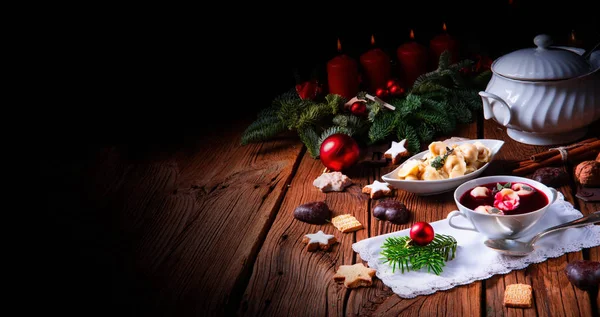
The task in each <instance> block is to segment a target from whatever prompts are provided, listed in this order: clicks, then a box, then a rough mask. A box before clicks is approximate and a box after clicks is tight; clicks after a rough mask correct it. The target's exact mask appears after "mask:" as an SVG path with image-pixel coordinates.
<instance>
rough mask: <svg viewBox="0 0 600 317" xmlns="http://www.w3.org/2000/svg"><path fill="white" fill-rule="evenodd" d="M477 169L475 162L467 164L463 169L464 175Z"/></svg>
mask: <svg viewBox="0 0 600 317" xmlns="http://www.w3.org/2000/svg"><path fill="white" fill-rule="evenodd" d="M476 170H477V165H475V164H467V169H466V170H465V175H466V174H470V173H473V172H475V171H476Z"/></svg>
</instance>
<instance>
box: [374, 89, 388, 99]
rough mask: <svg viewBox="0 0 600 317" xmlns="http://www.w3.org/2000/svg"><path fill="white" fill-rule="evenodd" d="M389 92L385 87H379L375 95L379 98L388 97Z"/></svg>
mask: <svg viewBox="0 0 600 317" xmlns="http://www.w3.org/2000/svg"><path fill="white" fill-rule="evenodd" d="M388 93H389V92H388V90H387V89H383V88H377V90H376V91H375V95H376V96H377V97H379V98H383V97H387V95H388Z"/></svg>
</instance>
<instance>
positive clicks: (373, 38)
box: [371, 34, 375, 45]
mask: <svg viewBox="0 0 600 317" xmlns="http://www.w3.org/2000/svg"><path fill="white" fill-rule="evenodd" d="M371 45H375V36H374V35H373V34H371Z"/></svg>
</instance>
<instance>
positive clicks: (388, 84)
mask: <svg viewBox="0 0 600 317" xmlns="http://www.w3.org/2000/svg"><path fill="white" fill-rule="evenodd" d="M394 85H396V81H395V80H393V79H390V80H388V81H387V84H386V85H385V86H386V87H387V88H388V89H389V88H391V87H392V86H394Z"/></svg>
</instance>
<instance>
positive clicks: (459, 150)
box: [382, 139, 504, 195]
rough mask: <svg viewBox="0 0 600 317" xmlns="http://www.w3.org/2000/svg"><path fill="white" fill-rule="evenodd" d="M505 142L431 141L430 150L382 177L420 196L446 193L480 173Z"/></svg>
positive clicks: (395, 186)
mask: <svg viewBox="0 0 600 317" xmlns="http://www.w3.org/2000/svg"><path fill="white" fill-rule="evenodd" d="M503 145H504V141H502V140H488V139H476V140H466V141H456V142H442V141H435V142H431V143H430V144H429V146H428V150H427V151H424V152H421V153H418V154H416V155H414V156H412V157H410V158H408V159H407V160H406V161H405V162H403V163H402V164H400V166H398V167H397V168H396V169H395V170H394V171H392V172H390V173H388V174H386V175H384V176H382V179H383V180H384V181H385V182H387V183H389V184H390V185H392V186H394V188H396V189H401V190H405V191H408V192H412V193H415V194H419V195H432V194H438V193H443V192H446V191H450V190H453V189H455V188H456V187H458V185H460V184H462V183H463V182H466V181H468V180H470V179H473V178H475V177H477V176H479V175H480V174H481V173H482V172H483V170H485V168H487V166H488V165H489V163H490V162H491V161H492V160H493V158H494V156H495V155H496V154H497V153H498V151H499V150H500V148H501V147H502V146H503Z"/></svg>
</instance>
